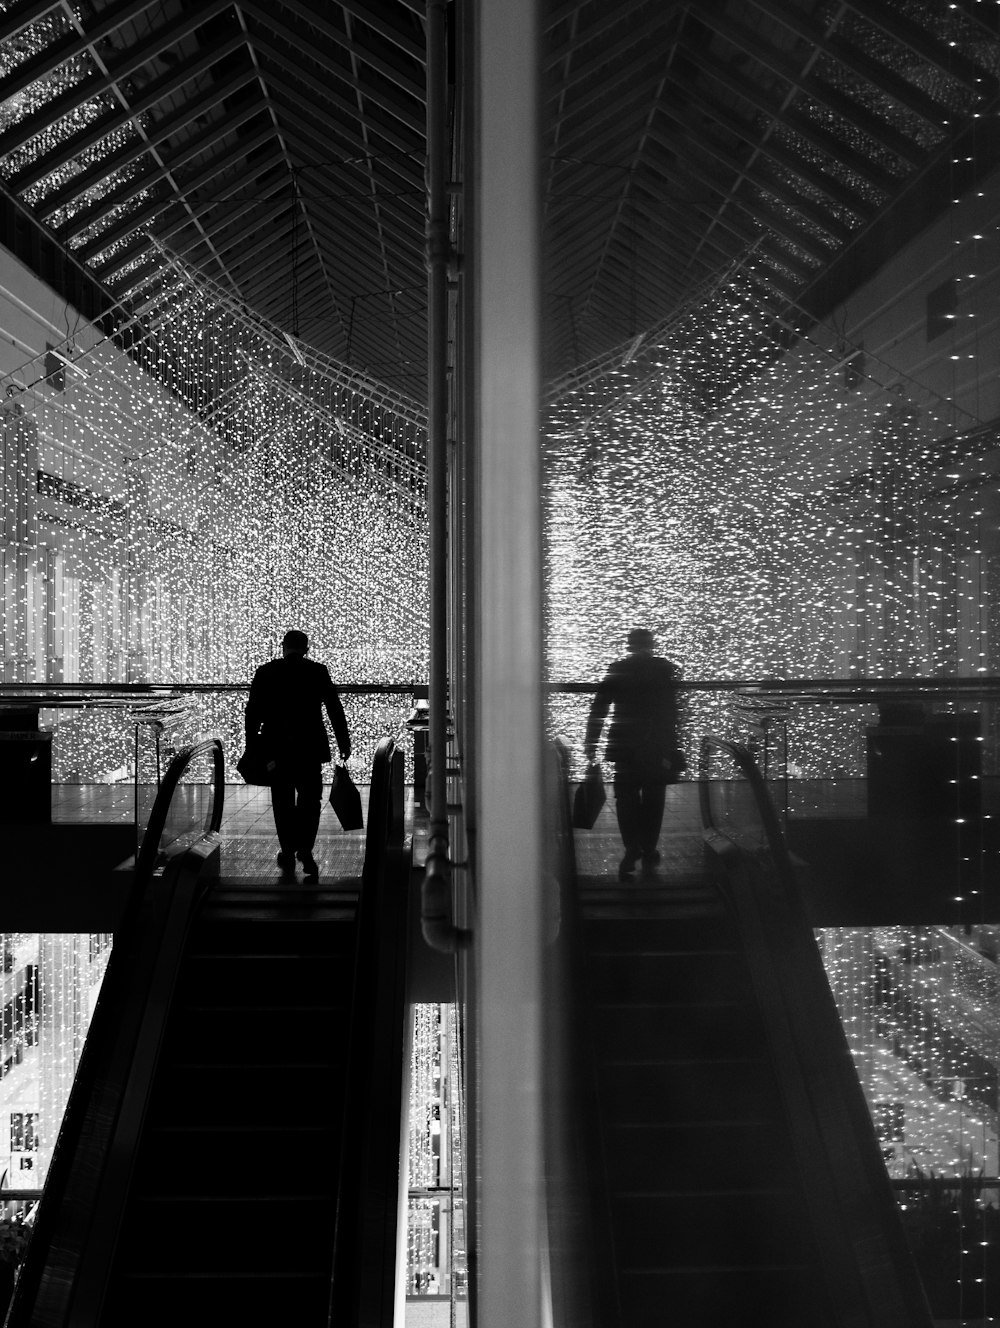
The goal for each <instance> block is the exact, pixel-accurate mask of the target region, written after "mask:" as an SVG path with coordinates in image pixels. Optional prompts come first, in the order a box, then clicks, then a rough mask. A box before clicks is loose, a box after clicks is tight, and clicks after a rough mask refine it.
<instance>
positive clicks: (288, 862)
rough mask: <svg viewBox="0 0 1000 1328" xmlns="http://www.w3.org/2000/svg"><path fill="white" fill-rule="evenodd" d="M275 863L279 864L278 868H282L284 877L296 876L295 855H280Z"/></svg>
mask: <svg viewBox="0 0 1000 1328" xmlns="http://www.w3.org/2000/svg"><path fill="white" fill-rule="evenodd" d="M275 861H276V862H277V864H278V866H279V867H280V868H281V871H282V875H284V876H294V875H295V854H294V853H284V852H282V853H279V854H278V856H277V858H276V859H275Z"/></svg>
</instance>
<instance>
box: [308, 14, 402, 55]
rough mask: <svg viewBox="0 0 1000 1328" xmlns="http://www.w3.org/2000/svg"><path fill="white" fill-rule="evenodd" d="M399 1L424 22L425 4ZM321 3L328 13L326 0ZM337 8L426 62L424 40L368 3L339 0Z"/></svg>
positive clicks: (392, 44)
mask: <svg viewBox="0 0 1000 1328" xmlns="http://www.w3.org/2000/svg"><path fill="white" fill-rule="evenodd" d="M399 2H400V4H401V5H402V6H403V7H405V8H406V9H408V10H410V11H411V12H412V13H413V14H414V15H415V16H416V17H417V19H418V20H420V23H421V24H422V21H423V18H424V6H423V5H422V4H413V3H409V2H408V0H399ZM320 3H321V5H322V8H321V10H320V12H321V13H326V12H327V6H326V4H325V2H324V0H320ZM337 8H338V9H342V10H343V11H344V12H345V13H346V14H350V15H351V16H352V17H353V18H356V19H357V20H358V22H359V23H363V24H364V25H365V27H366V28H371V30H372V31H373V32H377V33H378V34H379V36H380V37H383V38H384V39H385V40H386V41H387V42H388V43H389V44H390V45H391V46H396V47H398V48H399V50H401V51H402V52H403V53H404V54H406V55H408V56H410V58H411V59H413V60H416V61H417V62H418V63H419V64H423V63H424V62H425V58H426V57H425V52H424V46H423V42H422V41H420V42H417V41H414V40H413V39H412V38H411V37H408V36H406V34H405V33H403V32H400V30H399V28H398V27H394V26H393V24H391V23H388V22H386V20H385V19H383V18H382V17H381V16H380V15H379V14H377V13H376V12H375V11H374V10H372V9H371V8H370V7H369V6H368V5H366V4H364V3H363V2H362V0H337ZM310 21H312V20H310ZM421 30H422V29H421Z"/></svg>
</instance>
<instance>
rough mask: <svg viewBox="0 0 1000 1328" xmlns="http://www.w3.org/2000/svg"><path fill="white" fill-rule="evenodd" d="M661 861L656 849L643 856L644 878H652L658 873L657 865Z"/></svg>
mask: <svg viewBox="0 0 1000 1328" xmlns="http://www.w3.org/2000/svg"><path fill="white" fill-rule="evenodd" d="M659 861H660V855H659V853H658V852H657V850H656V849H655V848H654V849H653V850H652V851H651V852H649V853H644V854H643V855H642V871H643V875H644V876H652V875H653V874H654V872H655V871H656V864H657V863H658V862H659Z"/></svg>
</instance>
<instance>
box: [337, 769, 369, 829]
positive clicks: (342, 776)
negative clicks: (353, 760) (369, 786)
mask: <svg viewBox="0 0 1000 1328" xmlns="http://www.w3.org/2000/svg"><path fill="white" fill-rule="evenodd" d="M330 806H331V807H332V808H333V810H334V811H335V812H336V814H337V820H338V821H339V822H340V826H341V829H342V830H362V829H364V824H365V822H364V817H363V816H362V814H361V794H360V793H359V792H358V788H357V785H356V784H355V782H354V780H353V779H352V778H351V772H350V771H349V770H348V768H347V766H346V765H335V766H334V767H333V783H332V784H331V785H330Z"/></svg>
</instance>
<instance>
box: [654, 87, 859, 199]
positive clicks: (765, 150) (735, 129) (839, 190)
mask: <svg viewBox="0 0 1000 1328" xmlns="http://www.w3.org/2000/svg"><path fill="white" fill-rule="evenodd" d="M672 90H673V91H675V92H677V93H679V94H680V96H681V97H682V98H683V101H684V103H685V105H687V106H688V107H690V108H691V109H693V110H697V111H699V112H700V113H701V114H702V115H704V116H706V117H707V118H710V119H713V120H715V122H716V123H717V124H719V125H720V126H721V127H722V128H723V129H724V130H725V131H726V132H727V133H729V134H731V135H732V136H733V137H734V138H737V139H740V138H742V139H744V140H745V141H746V142H752V141H753V139H754V136H755V134H756V133H757V132H758V126H757V125H755V124H754V123H753V121H750V120H741V119H740V118H739V117H738V116H737V115H734V114H733V113H732V112H730V111H728V110H727V109H726V108H725V106H723V105H722V103H721V102H720V101H719V100H718V99H717V98H714V97H710V96H706V95H705V94H704V93H703V92H701V90H700V89H699V88H698V87H697V86H696V85H695V84H694V83H693V82H691V81H690V80H688V79H675V80H674V82H673V84H672ZM758 147H759V149H760V152H761V153H762V154H763V155H764V156H766V157H769V158H770V159H771V160H772V161H773V162H774V163H775V164H776V165H777V166H780V167H781V168H782V169H783V170H786V171H789V172H791V173H793V174H795V175H797V176H798V177H799V178H800V179H801V180H803V181H805V183H806V184H808V185H811V186H812V187H813V188H814V189H816V190H818V191H819V192H820V193H822V194H824V195H826V197H827V198H829V199H831V200H832V201H833V202H835V203H837V204H838V205H839V206H840V207H842V208H845V209H846V210H847V211H849V212H853V213H855V214H856V215H857V216H859V217H861V218H864V217H867V216H870V215H871V213H872V212H873V211H874V207H873V205H872V204H871V203H870V202H869V201H868V200H866V199H865V198H863V197H862V195H861V194H859V193H858V192H857V191H856V190H854V189H851V188H850V187H849V186H847V185H846V184H844V183H843V182H842V181H840V180H838V179H837V178H836V176H833V175H830V174H828V173H827V172H826V171H824V170H823V169H821V168H820V167H818V166H814V165H813V164H812V163H811V162H810V161H808V160H807V159H806V158H805V157H803V156H802V155H801V154H799V153H796V152H793V151H792V150H791V149H790V148H789V147H787V146H786V145H785V144H784V143H782V141H781V140H780V139H778V138H776V137H775V136H774V135H773V134H769V135H768V136H767V137H766V138H764V139H761V140H760V141H759V143H758Z"/></svg>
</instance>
